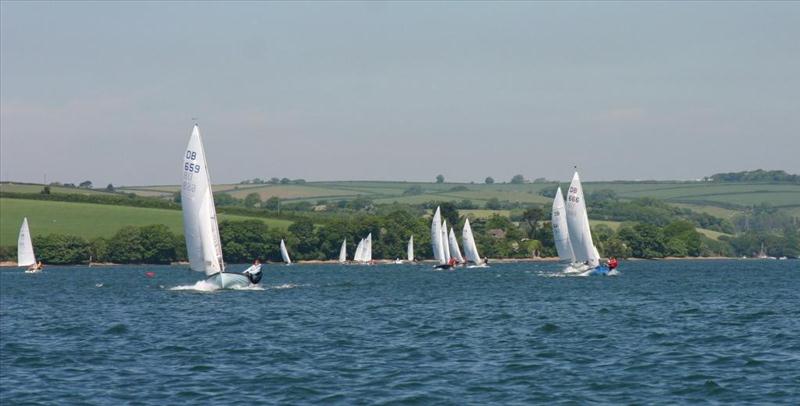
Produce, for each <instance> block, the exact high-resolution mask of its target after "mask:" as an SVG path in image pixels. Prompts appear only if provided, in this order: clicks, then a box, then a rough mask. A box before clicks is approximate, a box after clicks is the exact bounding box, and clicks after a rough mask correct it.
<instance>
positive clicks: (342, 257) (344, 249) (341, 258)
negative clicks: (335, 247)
mask: <svg viewBox="0 0 800 406" xmlns="http://www.w3.org/2000/svg"><path fill="white" fill-rule="evenodd" d="M339 262H340V263H345V262H347V239H346V238H345V239H344V241H342V248H341V249H339Z"/></svg>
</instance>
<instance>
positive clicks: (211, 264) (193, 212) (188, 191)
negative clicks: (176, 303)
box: [181, 125, 225, 276]
mask: <svg viewBox="0 0 800 406" xmlns="http://www.w3.org/2000/svg"><path fill="white" fill-rule="evenodd" d="M181 207H182V209H183V233H184V236H185V237H186V250H187V253H188V255H189V264H190V266H191V268H192V269H193V270H195V271H198V272H205V273H206V275H209V276H210V275H214V274H217V273H220V272H222V271H223V270H224V269H225V265H224V262H223V260H222V244H221V243H220V239H219V228H218V226H217V212H216V209H215V208H214V196H213V194H212V192H211V178H210V175H209V173H208V165H207V164H206V156H205V150H204V149H203V142H202V140H201V139H200V128H199V127H198V126H197V125H195V126H194V128H193V129H192V135H191V137H190V138H189V144H188V145H187V147H186V153H185V154H184V157H183V182H182V185H181Z"/></svg>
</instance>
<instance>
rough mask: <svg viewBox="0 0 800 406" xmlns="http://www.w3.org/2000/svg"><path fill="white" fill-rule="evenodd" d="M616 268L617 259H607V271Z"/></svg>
mask: <svg viewBox="0 0 800 406" xmlns="http://www.w3.org/2000/svg"><path fill="white" fill-rule="evenodd" d="M617 266H619V262H617V257H611V258H609V259H608V270H609V271H612V270H614V269H615V268H616V267H617Z"/></svg>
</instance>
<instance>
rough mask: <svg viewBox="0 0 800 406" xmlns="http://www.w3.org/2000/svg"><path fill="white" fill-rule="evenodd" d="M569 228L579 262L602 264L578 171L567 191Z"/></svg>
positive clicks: (573, 250)
mask: <svg viewBox="0 0 800 406" xmlns="http://www.w3.org/2000/svg"><path fill="white" fill-rule="evenodd" d="M566 204H567V209H566V211H567V229H568V231H569V240H570V243H571V245H572V252H573V253H574V255H575V260H576V261H577V262H586V261H588V262H589V265H590V266H593V267H594V266H597V265H599V264H600V256H599V255H598V254H597V248H595V247H594V243H593V242H592V231H591V229H590V228H589V216H588V214H587V213H586V202H585V201H584V198H583V187H582V186H581V179H580V177H579V176H578V172H575V175H574V176H573V177H572V183H570V185H569V191H568V192H567V203H566Z"/></svg>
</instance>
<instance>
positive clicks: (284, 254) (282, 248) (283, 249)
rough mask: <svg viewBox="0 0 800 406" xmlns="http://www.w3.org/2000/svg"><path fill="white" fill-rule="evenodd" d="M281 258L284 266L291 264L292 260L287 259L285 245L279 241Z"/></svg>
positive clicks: (287, 252) (287, 253)
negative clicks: (284, 263)
mask: <svg viewBox="0 0 800 406" xmlns="http://www.w3.org/2000/svg"><path fill="white" fill-rule="evenodd" d="M281 258H283V262H286V265H289V264H291V263H292V259H291V258H289V251H287V250H286V243H285V242H283V240H281Z"/></svg>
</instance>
